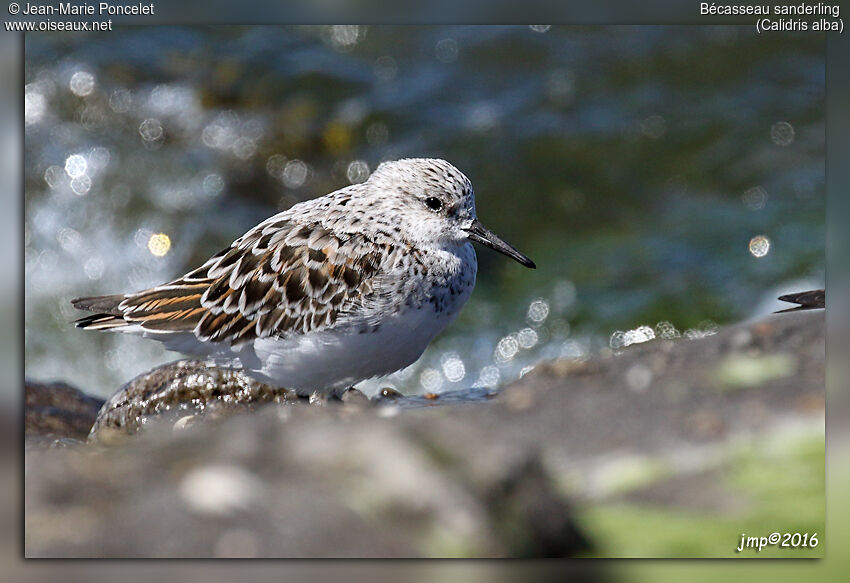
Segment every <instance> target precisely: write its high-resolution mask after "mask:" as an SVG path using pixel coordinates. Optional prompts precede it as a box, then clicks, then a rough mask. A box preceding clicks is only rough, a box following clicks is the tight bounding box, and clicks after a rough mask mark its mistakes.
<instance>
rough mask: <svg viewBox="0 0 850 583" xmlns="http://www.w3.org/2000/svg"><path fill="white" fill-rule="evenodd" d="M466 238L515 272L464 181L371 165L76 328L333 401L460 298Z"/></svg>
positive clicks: (418, 347)
mask: <svg viewBox="0 0 850 583" xmlns="http://www.w3.org/2000/svg"><path fill="white" fill-rule="evenodd" d="M470 241H477V242H479V243H482V244H484V245H486V246H488V247H491V248H492V249H495V250H496V251H499V252H501V253H504V254H505V255H507V256H508V257H511V258H513V259H515V260H517V261H518V262H519V263H521V264H522V265H525V266H526V267H532V268H533V267H535V265H534V262H532V261H531V260H530V259H529V258H528V257H526V256H525V255H523V254H522V253H520V252H519V251H518V250H517V249H516V248H514V247H513V246H512V245H510V244H509V243H507V242H506V241H504V240H503V239H501V238H500V237H499V236H497V235H495V234H494V233H492V232H491V231H489V230H488V229H486V228H485V227H484V226H483V225H482V224H481V223H480V222H479V221H478V219H477V217H476V214H475V199H474V195H473V191H472V184H471V183H470V181H469V179H468V178H467V177H466V176H464V175H463V173H462V172H460V171H459V170H458V169H457V168H455V167H454V166H452V165H451V164H449V163H448V162H446V161H444V160H438V159H428V158H414V159H405V160H398V161H394V162H384V163H383V164H381V165H380V166H378V167H377V168H376V169H375V171H374V173H372V175H371V176H370V177H369V179H368V180H366V181H365V182H362V183H360V184H353V185H351V186H348V187H345V188H342V189H340V190H337V191H335V192H332V193H330V194H327V195H325V196H322V197H320V198H316V199H313V200H309V201H305V202H302V203H299V204H296V205H294V206H293V207H292V208H290V209H289V210H286V211H284V212H281V213H279V214H277V215H274V216H273V217H271V218H269V219H267V220H265V221H263V222H262V223H260V224H259V225H257V226H256V227H254V228H252V229H251V230H249V231H248V232H247V233H245V234H244V235H242V236H241V237H239V238H238V239H236V240H235V241H234V242H233V244H231V245H230V247H228V248H226V249H224V250H222V251H221V252H220V253H218V254H216V255H215V256H213V257H212V258H210V259H209V260H208V261H207V262H206V263H204V264H203V265H202V266H201V267H199V268H197V269H195V270H193V271H191V272H189V273H187V274H186V275H184V276H183V277H181V278H179V279H176V280H174V281H172V282H170V283H166V284H163V285H160V286H157V287H154V288H151V289H147V290H144V291H140V292H136V293H129V294H117V295H109V296H98V297H88V298H78V299H75V300H72V304H73V305H74V306H75V307H77V308H79V309H82V310H88V311H91V312H95V314H93V315H91V316H87V317H85V318H82V319H80V320H77V321H76V325H77V326H78V327H80V328H84V329H87V330H115V331H120V332H128V333H131V334H140V335H142V336H146V337H148V338H154V339H156V340H159V341H161V342H162V343H163V344H164V345H165V347H166V348H167V349H169V350H174V351H177V352H182V353H185V354H190V355H195V356H201V357H204V358H207V359H208V360H209V361H210V362H213V363H215V364H217V365H220V366H230V367H237V368H242V369H243V370H244V371H245V372H247V373H248V374H249V375H251V376H253V377H255V378H257V379H259V380H261V381H263V382H266V383H269V384H272V385H275V386H280V387H286V388H290V389H295V390H296V391H297V392H298V394H300V395H310V394H312V393H314V392H316V391H319V392H321V393H324V394H327V395H339V394H340V393H341V392H342V391H344V390H345V389H346V388H348V387H351V386H353V385H354V384H356V383H358V382H360V381H362V380H365V379H368V378H371V377H375V376H381V375H385V374H389V373H392V372H394V371H397V370H399V369H402V368H404V367H406V366H408V365H410V364H411V363H413V362H414V361H415V360H416V359H418V358H419V356H420V355H421V354H422V353H423V352H424V350H425V348H426V347H427V346H428V344H429V343H430V342H431V340H432V339H433V338H434V337H435V336H436V335H437V334H438V333H440V332H441V331H442V330H443V329H444V328H445V327H446V326H447V325H448V324H449V323H450V322H452V320H454V318H455V316H457V314H458V312H459V311H460V309H461V307H462V306H463V304H464V303H466V300H467V299H469V296H470V294H471V293H472V288H473V286H474V285H475V275H476V272H477V270H478V262H477V260H476V257H475V250H474V249H473V248H472V244H471V243H470Z"/></svg>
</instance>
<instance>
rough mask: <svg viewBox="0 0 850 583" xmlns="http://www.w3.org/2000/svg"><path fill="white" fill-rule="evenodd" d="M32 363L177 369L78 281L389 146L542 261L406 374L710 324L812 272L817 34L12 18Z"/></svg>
mask: <svg viewBox="0 0 850 583" xmlns="http://www.w3.org/2000/svg"><path fill="white" fill-rule="evenodd" d="M26 51H27V56H26V73H25V75H26V89H25V103H26V171H25V180H26V228H25V245H26V251H25V253H26V257H25V263H26V374H27V375H28V376H29V377H33V378H38V379H44V380H50V379H62V380H66V381H68V382H71V383H74V384H77V385H79V386H80V387H82V388H84V389H86V390H88V391H90V392H92V393H94V394H98V395H102V396H106V395H109V394H111V393H112V392H113V391H114V390H115V389H117V387H118V386H119V385H120V384H122V383H123V382H125V381H127V380H129V379H130V378H132V377H133V376H135V375H136V374H138V373H141V372H143V371H145V370H147V369H149V368H151V367H152V366H154V365H155V364H158V363H162V362H166V361H169V360H173V359H174V358H175V356H174V355H173V354H169V353H166V352H164V351H163V350H162V349H161V348H160V347H159V346H158V345H156V344H155V343H151V342H148V341H145V340H142V339H136V338H128V337H124V336H121V335H109V334H94V333H85V332H82V331H78V330H76V329H74V328H73V327H72V326H71V325H70V324H69V322H70V321H72V320H73V319H74V318H75V317H77V315H78V314H77V313H75V311H74V310H73V309H72V308H71V306H70V304H69V303H68V300H69V299H70V298H72V297H75V296H80V295H88V294H101V293H113V292H118V291H130V290H136V289H141V288H144V287H146V286H150V285H154V284H157V283H161V282H163V281H165V280H168V279H171V278H173V277H175V276H177V275H179V274H181V273H183V272H185V271H187V270H188V269H190V268H192V267H194V266H195V265H197V264H198V263H200V262H201V261H203V260H204V259H206V258H207V257H208V256H209V255H211V254H212V253H215V252H216V251H218V250H219V249H220V248H222V247H224V246H225V245H227V244H229V243H230V242H231V241H232V240H233V239H234V238H236V237H237V236H238V235H240V234H241V233H243V232H244V231H245V230H246V229H247V228H249V227H251V226H252V225H253V224H255V223H256V222H258V221H260V220H261V219H263V218H265V217H267V216H269V215H271V214H273V213H274V212H277V211H278V210H282V209H284V208H287V207H289V206H291V205H292V204H293V203H295V202H297V201H299V200H304V199H307V198H312V197H314V196H318V195H321V194H324V193H326V192H329V191H330V190H333V189H335V188H339V187H341V186H344V185H346V184H349V183H351V182H354V181H360V180H364V179H365V178H366V177H367V176H368V172H369V170H370V169H374V167H375V166H376V165H377V164H378V163H379V162H380V161H381V160H383V159H391V158H398V157H403V156H440V157H444V158H446V159H448V160H450V161H451V162H453V163H454V164H455V165H457V166H458V167H459V168H461V169H462V170H463V171H464V172H465V173H466V174H467V175H468V176H469V177H470V179H471V180H472V182H473V184H474V185H475V188H476V198H477V204H478V211H479V216H480V217H481V219H482V220H483V221H484V222H485V224H487V225H488V226H490V227H491V228H492V229H493V230H495V231H496V232H499V233H501V234H503V235H504V236H505V237H506V238H507V239H508V240H510V241H511V242H512V243H514V244H515V245H516V246H517V247H519V248H520V249H521V250H523V251H524V252H525V253H527V254H528V255H529V256H531V257H532V258H533V259H534V260H535V261H536V262H537V265H538V266H539V267H538V269H537V270H536V271H529V270H526V269H524V268H522V267H521V266H519V265H517V264H516V263H514V262H511V261H510V260H508V259H506V258H504V257H502V256H498V255H496V254H494V253H492V252H490V251H489V250H486V249H479V250H478V256H479V262H480V273H479V281H478V284H477V287H476V291H475V293H474V294H473V298H472V299H471V300H470V302H469V304H468V305H467V307H466V308H465V309H464V311H463V312H462V314H461V316H460V317H459V318H458V320H457V322H456V323H455V324H454V325H453V326H452V327H451V328H450V329H449V330H447V331H446V332H445V333H444V334H443V335H442V336H441V337H440V338H439V339H438V340H437V341H436V342H435V343H434V344H433V345H432V346H431V347H430V348H429V350H428V351H427V352H426V354H425V355H424V357H423V358H422V359H420V361H419V362H418V363H416V364H415V365H413V366H412V367H410V368H409V369H407V370H405V371H402V372H401V373H397V374H396V375H392V376H391V377H390V378H388V379H384V380H382V381H381V382H380V383H371V384H370V385H369V386H367V387H364V388H365V390H367V391H374V390H375V389H376V388H377V387H378V386H379V385H380V386H392V387H395V388H397V389H399V390H401V391H403V392H407V393H420V392H438V393H439V392H444V391H455V390H458V389H461V388H463V387H468V386H471V385H478V386H481V387H492V386H496V385H498V384H500V383H504V382H505V381H507V380H510V379H512V378H516V377H517V376H518V375H520V374H522V372H524V371H527V370H529V367H531V366H533V364H534V363H535V362H538V361H540V360H541V359H548V358H554V357H558V356H574V357H582V356H583V355H585V354H587V353H588V352H589V351H593V350H596V349H599V348H600V347H605V346H611V347H613V348H618V347H621V346H623V345H626V344H630V343H634V342H640V341H644V340H647V339H650V338H652V337H655V336H675V335H680V334H684V335H690V336H699V335H702V334H706V333H711V331H712V330H713V329H714V328H715V327H716V326H717V325H722V324H724V323H728V322H731V321H735V320H739V319H742V318H746V317H751V316H753V315H758V314H763V313H766V312H769V311H771V310H773V309H777V308H778V307H779V305H778V304H777V303H776V302H775V300H773V298H774V297H775V296H776V295H778V294H779V293H780V292H783V291H786V290H791V289H796V288H797V287H798V286H799V287H802V286H806V285H822V281H823V270H824V210H825V195H824V116H823V108H824V42H823V39H822V38H819V37H817V36H815V35H805V36H802V35H784V34H772V35H761V36H758V35H756V33H755V31H754V30H753V29H752V27H749V26H748V27H706V28H700V27H692V26H687V27H684V26H683V27H592V28H588V27H558V26H553V27H550V28H548V29H547V28H545V27H538V28H537V29H536V30H535V29H532V28H529V27H522V26H518V27H378V26H371V27H257V28H252V27H150V28H148V27H131V28H126V29H122V30H116V31H114V32H112V33H107V34H102V35H96V34H90V35H83V34H76V33H75V34H73V35H62V34H52V35H35V34H33V35H28V36H27V45H26Z"/></svg>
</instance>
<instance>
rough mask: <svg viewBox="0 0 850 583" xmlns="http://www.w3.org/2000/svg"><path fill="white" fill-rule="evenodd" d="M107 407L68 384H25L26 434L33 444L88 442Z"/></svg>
mask: <svg viewBox="0 0 850 583" xmlns="http://www.w3.org/2000/svg"><path fill="white" fill-rule="evenodd" d="M102 405H103V399H98V398H95V397H91V396H89V395H86V394H85V393H83V392H82V391H80V390H79V389H76V388H74V387H72V386H71V385H68V384H65V383H40V382H37V381H30V380H28V381H26V382H25V383H24V434H25V436H26V438H27V441H28V442H29V443H34V442H35V441H39V442H43V443H49V442H52V441H54V440H62V439H76V440H85V439H86V437H87V436H88V434H89V430H91V427H92V424H94V421H95V419H96V418H97V413H98V411H99V410H100V408H101V406H102Z"/></svg>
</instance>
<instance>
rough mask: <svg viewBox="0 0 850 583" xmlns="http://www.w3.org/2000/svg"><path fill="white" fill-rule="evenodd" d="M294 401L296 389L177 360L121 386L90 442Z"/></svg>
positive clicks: (93, 427) (96, 424)
mask: <svg viewBox="0 0 850 583" xmlns="http://www.w3.org/2000/svg"><path fill="white" fill-rule="evenodd" d="M297 400H298V398H297V396H296V395H295V392H294V391H290V390H287V389H279V388H275V387H271V386H269V385H266V384H263V383H261V382H258V381H256V380H254V379H252V378H251V377H249V376H248V375H246V374H244V373H243V372H242V371H238V370H230V369H224V368H214V367H210V366H207V365H205V364H204V363H203V362H200V361H197V360H178V361H177V362H172V363H170V364H167V365H164V366H161V367H159V368H156V369H154V370H152V371H150V372H147V373H145V374H142V375H139V376H138V377H136V378H134V379H133V380H131V381H130V382H129V383H127V384H126V385H124V386H123V387H121V389H119V390H118V391H117V392H116V393H115V394H114V395H113V396H112V397H111V398H110V399H109V401H107V402H106V405H105V406H104V407H103V408H102V409H101V411H100V413H99V414H98V416H97V419H96V420H95V421H94V422H93V423H92V424H91V426H90V427H91V434H90V435H89V441H92V442H100V443H107V442H109V441H114V440H116V439H121V438H123V437H126V436H128V435H133V434H135V433H137V432H138V431H140V430H141V429H142V428H143V427H145V425H146V424H148V423H149V422H150V421H151V420H152V419H156V420H159V421H162V422H165V421H172V422H179V423H181V424H185V423H187V422H190V421H191V420H194V419H195V418H196V417H197V416H199V415H203V416H208V417H213V418H214V417H219V416H222V415H227V414H230V413H233V412H237V411H240V412H245V411H251V410H253V409H254V408H255V407H257V406H261V405H265V404H268V403H278V404H284V403H288V402H295V401H297Z"/></svg>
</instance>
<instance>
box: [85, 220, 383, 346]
mask: <svg viewBox="0 0 850 583" xmlns="http://www.w3.org/2000/svg"><path fill="white" fill-rule="evenodd" d="M374 249H375V247H374V244H373V243H372V242H371V241H369V240H368V239H366V238H365V237H363V235H361V234H352V235H344V234H343V235H338V234H335V233H333V232H331V231H330V230H328V229H326V228H324V227H322V226H321V224H320V223H318V222H316V223H313V224H299V223H294V222H292V221H289V220H281V219H279V218H277V219H274V220H271V219H270V220H269V221H266V222H265V223H261V224H260V225H258V226H257V227H255V228H254V229H252V230H251V231H249V232H248V233H246V234H245V235H243V236H242V237H240V238H239V239H237V240H236V241H234V242H233V244H232V245H231V246H230V247H228V248H227V249H223V250H222V251H221V252H219V253H217V254H216V255H214V256H213V257H211V258H210V259H209V260H208V261H207V262H206V263H205V264H204V265H202V266H201V267H199V268H198V269H195V270H193V271H192V272H190V273H188V274H186V275H185V276H183V277H182V278H180V279H178V280H175V281H173V282H170V283H168V284H165V285H162V286H158V287H155V288H152V289H149V290H145V291H142V292H138V293H135V294H129V295H127V296H123V300H121V301H120V304H118V309H117V310H114V309H113V314H114V315H113V318H115V319H116V320H117V319H118V318H123V321H124V323H125V324H126V325H130V324H137V325H139V326H141V327H142V328H143V329H145V330H151V331H157V332H193V333H194V334H195V335H196V336H197V337H198V338H199V339H201V340H206V341H211V342H229V343H231V344H239V343H242V342H245V341H249V340H253V339H254V338H257V337H266V336H287V335H290V334H297V333H302V334H303V333H307V332H311V331H315V330H321V329H325V328H330V327H333V326H335V325H338V323H340V322H341V321H344V320H345V317H346V316H347V315H350V314H353V313H356V311H357V310H358V309H359V308H361V307H362V306H363V303H364V302H365V301H366V300H367V297H368V295H369V294H370V293H371V291H372V290H373V289H374V284H375V281H374V280H375V279H376V278H378V277H380V275H381V273H382V263H381V255H380V254H378V253H375V251H374ZM90 303H91V305H92V306H100V305H101V304H98V303H97V302H94V301H91V300H90ZM89 318H90V319H91V318H94V317H91V316H90V317H89ZM94 321H95V322H100V321H99V320H94ZM119 321H120V320H119ZM101 325H102V324H101ZM116 325H119V324H116Z"/></svg>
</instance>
